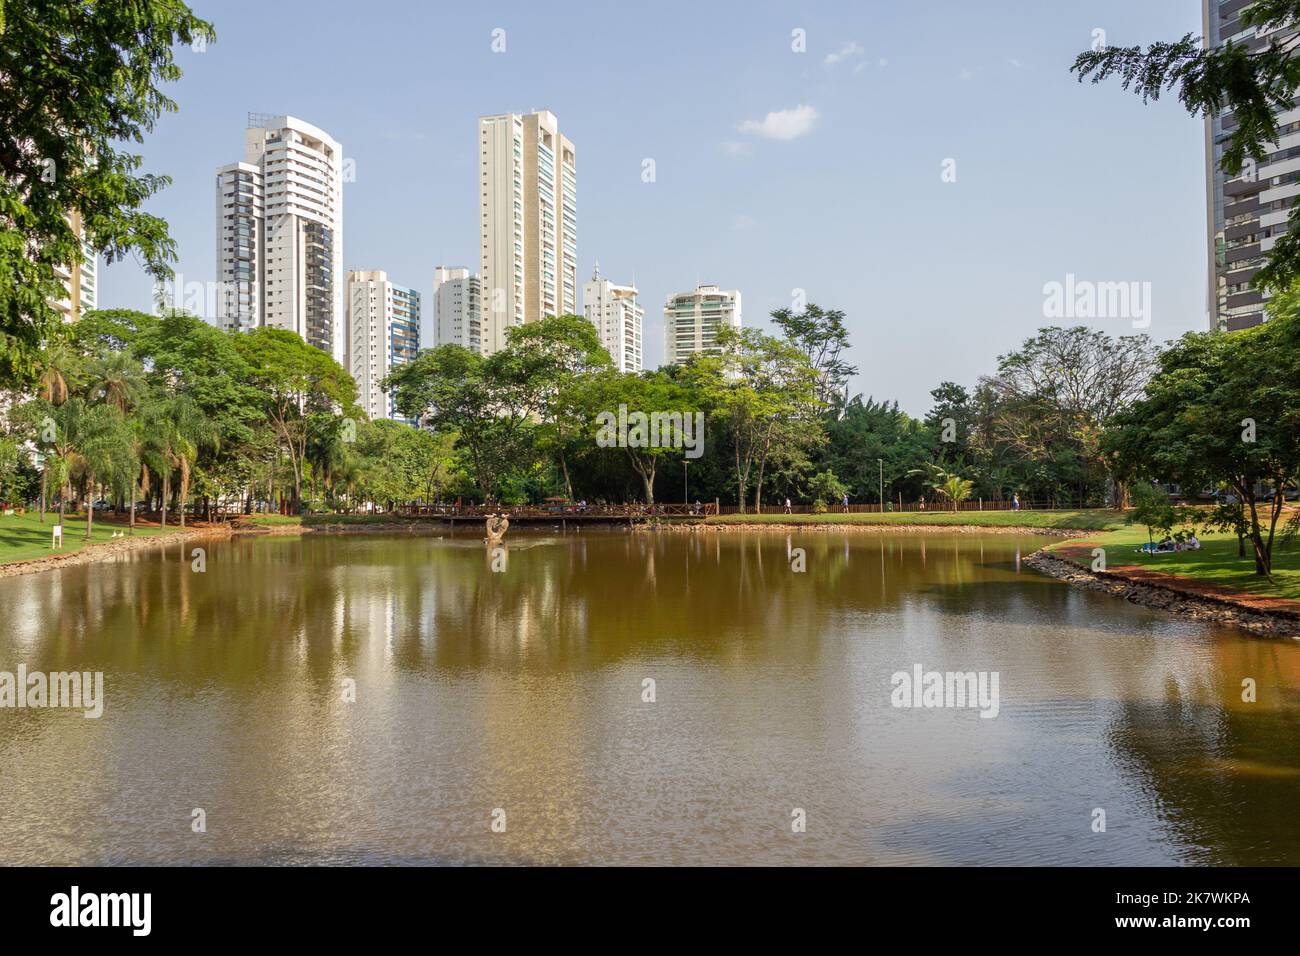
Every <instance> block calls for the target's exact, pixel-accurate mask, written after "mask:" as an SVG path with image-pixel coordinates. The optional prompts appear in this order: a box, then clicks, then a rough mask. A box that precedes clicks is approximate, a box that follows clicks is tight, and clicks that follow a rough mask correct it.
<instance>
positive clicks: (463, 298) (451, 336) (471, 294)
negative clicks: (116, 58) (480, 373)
mask: <svg viewBox="0 0 1300 956" xmlns="http://www.w3.org/2000/svg"><path fill="white" fill-rule="evenodd" d="M480 292H481V286H480V283H479V277H478V276H476V275H470V272H469V270H468V269H454V268H448V267H447V266H438V267H437V268H436V269H434V270H433V323H434V324H433V329H434V343H435V344H437V345H460V346H463V347H465V348H467V349H469V350H470V351H471V352H477V353H478V354H479V355H483V354H485V351H484V340H485V334H484V333H485V328H484V322H483V310H482V296H481V294H480Z"/></svg>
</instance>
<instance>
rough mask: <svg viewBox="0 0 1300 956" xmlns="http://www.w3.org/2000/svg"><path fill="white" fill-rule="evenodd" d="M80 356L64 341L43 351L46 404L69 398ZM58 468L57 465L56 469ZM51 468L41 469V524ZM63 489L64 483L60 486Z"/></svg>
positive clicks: (41, 382)
mask: <svg viewBox="0 0 1300 956" xmlns="http://www.w3.org/2000/svg"><path fill="white" fill-rule="evenodd" d="M78 364H79V362H78V358H77V355H76V353H75V352H73V351H72V350H71V349H69V348H68V347H67V346H66V345H65V344H64V343H62V342H51V343H49V344H48V345H46V346H45V348H44V349H43V350H42V351H41V357H40V370H41V371H40V375H39V376H38V377H37V379H36V395H37V397H38V398H40V399H42V400H44V402H45V403H46V405H48V406H51V407H53V408H58V407H59V406H60V405H62V404H63V403H64V402H66V401H67V400H68V396H69V394H71V390H70V388H69V385H68V382H69V380H71V379H72V378H73V377H74V374H75V370H76V369H77V367H78ZM55 470H57V467H56V469H55ZM50 477H51V469H50V468H48V467H46V468H42V469H41V500H40V509H39V518H40V522H41V524H44V523H45V501H46V498H47V497H48V496H49V485H50ZM58 487H59V488H60V489H62V487H63V486H62V485H61V484H60V485H59V486H58ZM62 518H63V511H62V509H61V508H60V511H59V519H60V523H62Z"/></svg>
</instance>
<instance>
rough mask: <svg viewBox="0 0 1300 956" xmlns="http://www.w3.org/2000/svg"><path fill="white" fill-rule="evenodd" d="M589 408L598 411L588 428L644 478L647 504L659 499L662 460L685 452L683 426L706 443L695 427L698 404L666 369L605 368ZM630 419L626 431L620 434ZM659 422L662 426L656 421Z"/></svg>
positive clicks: (592, 387)
mask: <svg viewBox="0 0 1300 956" xmlns="http://www.w3.org/2000/svg"><path fill="white" fill-rule="evenodd" d="M585 402H586V404H587V406H588V407H589V408H591V409H595V410H597V411H596V414H595V416H594V417H593V418H592V419H591V421H590V423H589V425H588V427H589V429H590V434H591V436H592V437H593V439H594V441H595V443H596V445H597V446H599V447H602V448H611V449H612V448H618V449H621V452H622V454H623V455H624V456H626V458H627V462H628V464H629V465H631V466H632V470H633V471H634V472H635V473H636V476H637V477H638V478H639V479H640V480H641V489H642V493H643V495H644V497H645V503H646V504H647V505H649V506H653V505H654V503H655V477H656V475H657V474H658V471H659V466H660V464H661V463H662V462H663V461H664V460H665V459H666V458H668V457H671V456H677V455H682V454H685V453H686V452H687V451H689V449H686V448H685V441H686V437H687V436H686V434H685V433H684V432H685V428H687V427H689V428H690V429H691V431H690V436H689V437H690V439H691V440H692V442H703V441H704V435H702V434H700V433H699V432H698V431H697V430H696V429H695V427H694V422H695V419H694V418H691V421H690V424H689V425H687V423H686V419H687V417H688V416H693V415H694V414H695V412H696V410H697V408H698V405H697V404H696V402H695V401H694V398H693V396H692V394H691V392H690V390H689V389H688V388H687V387H686V386H685V385H683V384H682V383H681V382H678V381H675V380H674V379H673V378H672V377H671V376H670V375H668V374H667V373H666V372H664V371H662V370H660V371H655V372H642V373H641V374H640V375H628V374H624V373H622V372H616V371H614V370H613V369H609V370H606V371H605V372H602V373H600V374H598V375H596V376H595V378H594V379H593V380H592V382H591V384H590V387H589V391H588V397H587V398H586V400H585ZM620 422H625V423H626V426H627V427H626V431H625V433H623V434H619V432H620V429H621V428H622V425H621V424H620ZM656 422H657V423H658V424H656Z"/></svg>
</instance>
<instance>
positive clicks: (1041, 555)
mask: <svg viewBox="0 0 1300 956" xmlns="http://www.w3.org/2000/svg"><path fill="white" fill-rule="evenodd" d="M1024 563H1025V564H1026V565H1028V566H1029V567H1031V568H1033V569H1034V570H1035V571H1038V572H1039V573H1040V574H1044V575H1047V576H1048V577H1051V578H1056V579H1057V580H1059V581H1064V582H1065V583H1067V584H1069V585H1070V586H1071V587H1077V588H1082V589H1084V590H1087V591H1100V592H1102V593H1105V594H1109V595H1110V596H1112V597H1119V598H1123V599H1124V600H1126V601H1128V602H1129V603H1131V604H1136V605H1138V606H1139V607H1145V608H1150V609H1152V610H1157V611H1164V612H1165V613H1167V614H1172V615H1174V616H1176V617H1180V618H1183V619H1184V620H1191V621H1213V622H1215V623H1218V624H1231V625H1233V626H1235V627H1240V628H1242V629H1243V630H1246V631H1249V632H1250V633H1252V634H1255V635H1257V636H1260V637H1289V638H1300V612H1296V611H1290V610H1285V609H1282V608H1261V607H1252V606H1250V604H1249V601H1250V600H1251V599H1252V596H1251V595H1246V594H1243V595H1242V596H1241V598H1237V597H1235V596H1234V595H1231V594H1228V593H1222V594H1213V593H1208V592H1206V591H1203V590H1201V591H1194V590H1191V589H1189V588H1184V587H1180V586H1179V585H1178V583H1177V582H1175V581H1168V582H1157V581H1154V580H1151V579H1150V578H1146V579H1143V580H1137V579H1134V578H1131V577H1128V576H1126V575H1124V574H1123V573H1122V572H1116V571H1092V570H1089V569H1088V568H1085V567H1082V566H1080V565H1078V564H1075V563H1074V562H1073V561H1070V560H1068V559H1066V558H1059V557H1057V556H1056V555H1054V554H1052V553H1050V552H1049V551H1047V550H1046V549H1044V550H1040V551H1035V552H1034V553H1033V554H1031V555H1030V556H1029V557H1027V558H1025V560H1024Z"/></svg>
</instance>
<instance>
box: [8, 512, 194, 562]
mask: <svg viewBox="0 0 1300 956" xmlns="http://www.w3.org/2000/svg"><path fill="white" fill-rule="evenodd" d="M58 521H59V515H58V512H54V513H47V514H46V515H45V522H44V524H42V523H41V522H40V521H39V520H38V519H37V514H36V512H34V511H29V512H27V513H26V514H22V515H18V514H15V515H0V564H9V563H10V562H13V561H27V560H30V559H32V558H48V557H50V556H51V555H55V554H72V553H73V552H76V551H80V550H81V549H82V548H84V547H85V546H86V545H87V544H99V543H101V542H104V541H111V540H112V538H113V533H114V532H116V531H125V530H126V526H125V525H124V524H111V523H109V522H108V521H106V520H103V519H101V518H100V517H99V515H96V516H95V522H94V530H93V532H92V534H91V539H90V541H89V542H87V541H86V539H85V538H86V516H85V515H84V514H82V515H71V514H69V515H64V516H63V547H62V548H60V549H58V550H55V549H52V548H51V547H50V534H51V532H52V530H53V528H54V526H55V525H56V524H58ZM178 530H180V529H179V528H173V527H170V526H169V527H168V528H167V529H166V530H165V531H164V530H163V529H161V528H159V527H157V526H148V527H145V526H141V525H137V526H136V529H135V537H137V538H140V537H148V536H151V535H158V534H170V533H172V532H173V531H178Z"/></svg>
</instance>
